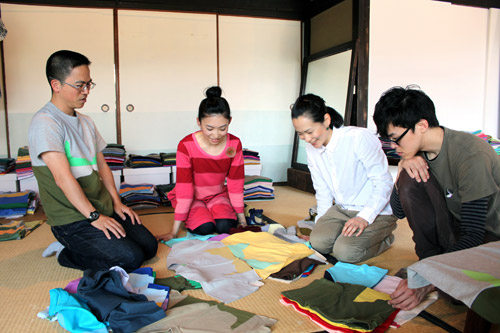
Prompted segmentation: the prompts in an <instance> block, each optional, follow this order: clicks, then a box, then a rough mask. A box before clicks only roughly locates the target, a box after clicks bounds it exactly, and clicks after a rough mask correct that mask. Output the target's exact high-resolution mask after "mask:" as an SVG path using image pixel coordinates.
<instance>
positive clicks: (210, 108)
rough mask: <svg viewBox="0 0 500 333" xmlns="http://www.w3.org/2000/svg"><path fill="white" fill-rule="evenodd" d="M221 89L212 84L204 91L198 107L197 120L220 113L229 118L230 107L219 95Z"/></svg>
mask: <svg viewBox="0 0 500 333" xmlns="http://www.w3.org/2000/svg"><path fill="white" fill-rule="evenodd" d="M221 95H222V89H221V88H220V87H218V86H213V87H210V88H208V89H207V91H206V92H205V96H207V98H205V99H204V100H202V101H201V103H200V107H199V108H198V120H200V121H201V120H202V119H203V118H205V117H208V116H211V115H215V114H220V115H222V116H223V117H224V118H226V119H228V120H229V119H231V109H230V108H229V103H228V102H227V101H226V99H225V98H224V97H221Z"/></svg>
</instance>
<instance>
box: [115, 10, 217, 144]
mask: <svg viewBox="0 0 500 333" xmlns="http://www.w3.org/2000/svg"><path fill="white" fill-rule="evenodd" d="M118 24H119V28H118V31H119V45H120V50H119V56H120V73H119V77H120V92H121V93H120V96H121V97H120V99H121V103H120V105H121V130H122V142H123V144H125V147H126V149H127V151H128V152H129V153H141V154H144V153H152V152H160V151H164V152H166V151H175V150H176V148H177V144H178V142H179V141H180V140H181V139H182V138H183V137H184V136H185V135H187V134H188V133H190V132H192V131H195V130H196V129H197V125H196V117H197V115H198V106H199V104H200V101H201V100H202V99H203V98H204V95H203V93H204V90H205V89H206V88H207V87H210V86H212V85H215V84H217V39H216V33H217V29H216V16H215V15H211V14H186V13H170V12H153V11H131V10H120V11H119V15H118Z"/></svg>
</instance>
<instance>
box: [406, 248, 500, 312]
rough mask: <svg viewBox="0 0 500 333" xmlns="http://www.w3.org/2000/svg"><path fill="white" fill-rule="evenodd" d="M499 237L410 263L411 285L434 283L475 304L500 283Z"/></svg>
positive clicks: (449, 292) (454, 296)
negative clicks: (492, 240)
mask: <svg viewBox="0 0 500 333" xmlns="http://www.w3.org/2000/svg"><path fill="white" fill-rule="evenodd" d="M499 263H500V241H497V242H491V243H487V244H483V245H480V246H477V247H472V248H470V249H465V250H461V251H455V252H449V253H445V254H440V255H437V256H432V257H428V258H425V259H422V260H420V261H418V262H416V263H414V264H413V265H411V266H410V267H408V287H410V288H419V287H423V286H426V285H429V284H433V285H434V286H436V288H439V289H440V290H442V291H443V292H445V293H446V294H448V295H450V296H451V297H453V298H455V299H457V300H459V301H462V302H463V303H464V304H465V305H467V306H468V307H472V304H473V303H474V300H475V299H476V297H477V296H478V295H479V294H480V293H481V292H482V291H483V290H484V289H487V288H491V287H496V286H499V285H500V264H499Z"/></svg>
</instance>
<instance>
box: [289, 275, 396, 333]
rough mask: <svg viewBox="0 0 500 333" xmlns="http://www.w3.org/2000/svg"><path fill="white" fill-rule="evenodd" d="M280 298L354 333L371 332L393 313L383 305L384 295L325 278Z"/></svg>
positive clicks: (385, 300)
mask: <svg viewBox="0 0 500 333" xmlns="http://www.w3.org/2000/svg"><path fill="white" fill-rule="evenodd" d="M282 295H283V296H284V297H286V298H288V299H289V300H292V301H294V302H296V303H298V305H300V307H301V308H304V309H307V310H308V311H310V312H312V313H315V314H317V315H319V316H321V317H322V318H323V320H325V321H326V322H328V323H330V324H332V325H335V326H345V327H346V328H350V329H354V330H357V331H372V330H374V329H375V328H376V327H377V326H379V325H381V324H382V323H384V322H385V321H386V320H387V318H388V317H389V316H390V315H391V314H392V313H393V312H394V309H393V308H392V306H390V305H389V304H388V303H387V301H388V300H390V297H389V295H387V294H384V293H380V292H377V291H375V290H373V289H370V288H367V287H364V286H360V285H354V284H349V283H335V282H331V281H328V280H326V279H319V280H315V281H313V282H312V283H311V284H309V285H308V286H306V287H304V288H299V289H295V290H288V291H284V292H283V293H282Z"/></svg>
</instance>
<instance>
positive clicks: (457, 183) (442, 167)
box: [427, 128, 500, 237]
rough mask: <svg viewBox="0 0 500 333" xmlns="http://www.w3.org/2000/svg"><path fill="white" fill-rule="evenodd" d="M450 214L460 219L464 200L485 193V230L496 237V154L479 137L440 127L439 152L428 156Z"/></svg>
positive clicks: (499, 179) (499, 229)
mask: <svg viewBox="0 0 500 333" xmlns="http://www.w3.org/2000/svg"><path fill="white" fill-rule="evenodd" d="M427 162H428V163H429V168H430V170H431V172H432V173H433V174H434V176H436V179H437V180H438V182H439V184H440V185H441V188H442V190H443V193H444V195H445V198H446V204H447V206H448V209H449V210H450V212H451V213H452V215H453V216H454V217H455V219H457V220H458V221H461V216H460V214H461V209H462V204H463V203H464V202H469V201H474V200H478V199H481V198H485V197H488V198H489V201H488V213H487V217H486V231H487V232H489V233H492V234H493V235H495V236H496V237H500V157H499V156H498V155H497V153H496V152H495V150H494V149H493V148H492V147H491V146H490V145H489V144H488V143H487V142H485V141H484V140H483V139H481V138H478V137H477V136H475V135H473V134H470V133H465V132H460V131H454V130H451V129H448V128H444V138H443V145H442V147H441V151H440V152H439V155H438V156H437V157H436V158H434V159H433V160H428V159H427Z"/></svg>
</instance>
